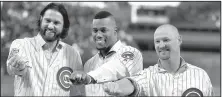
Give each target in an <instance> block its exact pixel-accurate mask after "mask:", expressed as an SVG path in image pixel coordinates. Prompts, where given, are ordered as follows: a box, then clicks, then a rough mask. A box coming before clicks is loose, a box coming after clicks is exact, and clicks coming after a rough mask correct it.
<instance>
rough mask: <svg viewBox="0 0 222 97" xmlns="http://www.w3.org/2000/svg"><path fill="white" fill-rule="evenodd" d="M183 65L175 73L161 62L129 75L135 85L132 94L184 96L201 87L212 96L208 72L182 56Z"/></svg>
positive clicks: (206, 94)
mask: <svg viewBox="0 0 222 97" xmlns="http://www.w3.org/2000/svg"><path fill="white" fill-rule="evenodd" d="M180 59H181V67H180V68H179V69H178V71H177V73H176V74H175V75H172V74H170V73H168V72H167V71H166V70H164V69H163V68H161V65H160V62H159V61H158V63H157V64H156V65H154V66H150V67H149V68H147V69H144V70H143V71H141V72H139V73H138V74H136V75H135V76H133V77H129V78H128V79H130V80H131V81H132V83H133V84H134V86H135V90H134V92H133V93H132V94H131V95H137V96H138V95H140V96H142V95H143V96H144V95H145V96H182V94H183V93H184V92H185V91H186V90H188V89H190V88H196V89H199V90H200V91H201V92H202V93H203V96H212V95H213V87H212V84H211V81H210V78H209V76H208V74H207V73H206V72H205V71H204V70H203V69H201V68H199V67H196V66H194V65H191V64H188V63H186V62H185V61H184V60H183V58H182V57H181V58H180Z"/></svg>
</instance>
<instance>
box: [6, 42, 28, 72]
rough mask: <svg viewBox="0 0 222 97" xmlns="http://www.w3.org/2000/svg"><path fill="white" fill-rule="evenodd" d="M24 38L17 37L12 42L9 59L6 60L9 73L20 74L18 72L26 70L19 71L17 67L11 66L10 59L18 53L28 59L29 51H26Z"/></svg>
mask: <svg viewBox="0 0 222 97" xmlns="http://www.w3.org/2000/svg"><path fill="white" fill-rule="evenodd" d="M24 44H25V43H24V39H16V40H14V41H13V42H12V44H11V46H10V50H9V55H8V59H7V61H6V64H7V71H8V73H9V75H18V74H23V73H24V71H25V70H23V71H18V70H17V69H15V68H14V67H12V66H11V64H10V63H11V62H10V59H11V58H12V57H13V56H15V55H18V56H19V57H22V58H25V59H26V60H28V59H27V56H26V55H27V54H26V53H27V52H26V51H25V48H24Z"/></svg>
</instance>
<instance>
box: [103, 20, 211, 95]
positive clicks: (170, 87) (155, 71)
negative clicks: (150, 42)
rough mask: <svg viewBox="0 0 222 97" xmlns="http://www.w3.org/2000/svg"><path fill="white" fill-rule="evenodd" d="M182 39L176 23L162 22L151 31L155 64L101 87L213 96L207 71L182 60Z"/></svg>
mask: <svg viewBox="0 0 222 97" xmlns="http://www.w3.org/2000/svg"><path fill="white" fill-rule="evenodd" d="M181 43H182V37H181V36H180V35H179V32H178V30H177V28H176V27H174V26H173V25H170V24H165V25H161V26H160V27H158V28H157V29H156V31H155V33H154V44H155V49H156V53H157V55H158V57H159V60H158V62H157V64H155V65H154V66H150V67H149V68H146V69H144V70H142V71H140V72H139V73H138V74H136V75H135V76H132V77H128V78H124V79H121V80H119V81H116V82H108V83H105V84H104V86H103V88H104V90H105V91H106V92H107V93H108V94H110V95H115V96H128V95H130V96H199V97H202V96H212V95H213V87H212V84H211V81H210V78H209V76H208V74H207V73H206V72H205V71H204V70H203V69H201V68H199V67H196V66H194V65H191V64H189V63H187V62H185V60H184V59H183V58H182V57H181V56H180V45H181Z"/></svg>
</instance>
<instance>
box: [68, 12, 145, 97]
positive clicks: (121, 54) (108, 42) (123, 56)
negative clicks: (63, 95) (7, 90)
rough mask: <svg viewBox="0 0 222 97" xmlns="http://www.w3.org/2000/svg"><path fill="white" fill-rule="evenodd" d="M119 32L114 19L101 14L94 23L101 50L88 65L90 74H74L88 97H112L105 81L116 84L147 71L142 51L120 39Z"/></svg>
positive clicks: (94, 35)
mask: <svg viewBox="0 0 222 97" xmlns="http://www.w3.org/2000/svg"><path fill="white" fill-rule="evenodd" d="M117 35H118V30H117V26H116V21H115V19H114V16H113V15H112V14H111V13H109V12H107V11H101V12H98V13H97V14H96V15H95V17H94V19H93V23H92V38H93V41H94V42H95V45H96V48H97V50H98V51H99V52H98V53H97V54H96V55H95V56H93V57H92V58H91V59H89V60H88V61H87V62H86V63H85V65H84V71H85V72H86V73H87V74H86V73H80V72H76V73H73V74H74V75H72V80H73V83H74V84H88V85H85V92H86V96H108V94H107V93H105V92H104V90H103V88H102V86H103V84H102V83H103V82H107V81H114V80H118V79H121V78H123V77H127V76H131V75H133V74H136V73H137V72H138V71H140V70H142V68H143V63H142V62H143V57H142V54H141V52H140V51H139V50H137V49H136V48H134V47H131V46H126V45H124V44H123V43H121V41H120V40H118V37H117Z"/></svg>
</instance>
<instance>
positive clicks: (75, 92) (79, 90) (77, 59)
mask: <svg viewBox="0 0 222 97" xmlns="http://www.w3.org/2000/svg"><path fill="white" fill-rule="evenodd" d="M72 55H73V57H72V58H74V60H73V65H74V66H73V70H74V71H75V70H77V71H83V65H82V60H81V56H80V54H79V53H78V52H77V51H75V49H74V48H73V54H72ZM71 60H72V59H71ZM84 91H85V87H84V85H74V86H72V87H70V96H83V95H84V94H85V92H84Z"/></svg>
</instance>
